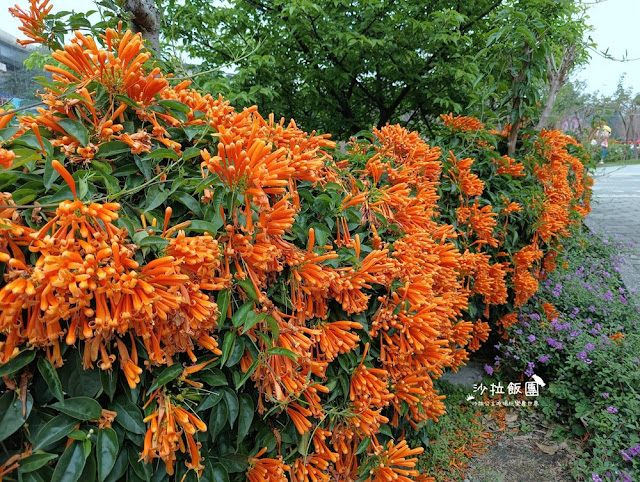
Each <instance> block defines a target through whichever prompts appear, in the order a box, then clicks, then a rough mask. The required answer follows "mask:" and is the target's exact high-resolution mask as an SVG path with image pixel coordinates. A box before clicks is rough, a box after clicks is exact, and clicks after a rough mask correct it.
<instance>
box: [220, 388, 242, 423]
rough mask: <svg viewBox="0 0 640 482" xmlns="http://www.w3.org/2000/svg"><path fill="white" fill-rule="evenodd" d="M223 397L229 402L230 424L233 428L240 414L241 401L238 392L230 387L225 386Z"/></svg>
mask: <svg viewBox="0 0 640 482" xmlns="http://www.w3.org/2000/svg"><path fill="white" fill-rule="evenodd" d="M222 398H223V399H224V402H225V403H226V404H227V411H228V413H229V418H228V420H229V425H230V426H231V428H233V424H234V423H235V421H236V419H237V418H238V414H239V413H240V402H239V401H238V396H237V395H236V392H234V391H233V390H231V389H230V388H225V389H224V392H223V393H222Z"/></svg>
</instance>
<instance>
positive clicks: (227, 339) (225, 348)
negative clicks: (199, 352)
mask: <svg viewBox="0 0 640 482" xmlns="http://www.w3.org/2000/svg"><path fill="white" fill-rule="evenodd" d="M235 344H236V334H235V333H234V332H232V331H228V332H226V333H225V335H224V340H223V341H222V358H221V359H220V366H224V364H225V363H226V362H227V360H228V359H229V355H231V352H232V351H233V347H234V345H235Z"/></svg>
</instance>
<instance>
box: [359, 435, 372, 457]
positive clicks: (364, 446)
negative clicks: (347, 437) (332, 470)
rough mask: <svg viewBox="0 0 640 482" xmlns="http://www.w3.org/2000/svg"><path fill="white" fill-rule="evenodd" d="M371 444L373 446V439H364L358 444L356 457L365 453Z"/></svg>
mask: <svg viewBox="0 0 640 482" xmlns="http://www.w3.org/2000/svg"><path fill="white" fill-rule="evenodd" d="M370 444H371V437H366V438H364V439H363V440H362V442H360V443H359V444H358V448H357V449H356V451H355V455H360V454H361V453H363V452H364V451H365V450H367V447H369V445H370Z"/></svg>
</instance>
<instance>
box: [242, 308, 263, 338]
mask: <svg viewBox="0 0 640 482" xmlns="http://www.w3.org/2000/svg"><path fill="white" fill-rule="evenodd" d="M253 313H254V314H255V315H256V316H253V317H251V316H249V319H248V320H246V321H245V323H244V329H243V330H242V334H243V335H244V334H245V333H246V332H247V331H249V330H250V329H251V328H253V327H254V326H256V325H257V324H258V323H260V322H261V321H262V320H264V319H265V318H266V317H267V315H266V313H260V314H259V315H258V314H257V313H256V312H255V311H254V312H253Z"/></svg>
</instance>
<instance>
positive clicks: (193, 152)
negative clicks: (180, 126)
mask: <svg viewBox="0 0 640 482" xmlns="http://www.w3.org/2000/svg"><path fill="white" fill-rule="evenodd" d="M185 131H186V128H185ZM193 137H194V136H191V137H190V138H189V140H191V139H193ZM199 155H200V148H198V147H187V148H186V149H185V150H184V153H183V154H182V158H183V159H184V160H185V161H188V160H189V159H193V158H194V157H198V156H199Z"/></svg>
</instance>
